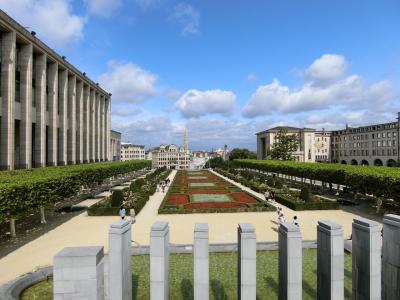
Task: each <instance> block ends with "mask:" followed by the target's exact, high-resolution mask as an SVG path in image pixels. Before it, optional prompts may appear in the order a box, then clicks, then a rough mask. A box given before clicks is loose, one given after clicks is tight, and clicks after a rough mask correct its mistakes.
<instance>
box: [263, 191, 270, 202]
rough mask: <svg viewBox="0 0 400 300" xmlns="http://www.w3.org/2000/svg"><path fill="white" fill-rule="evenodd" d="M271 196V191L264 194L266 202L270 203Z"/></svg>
mask: <svg viewBox="0 0 400 300" xmlns="http://www.w3.org/2000/svg"><path fill="white" fill-rule="evenodd" d="M269 196H270V195H269V191H268V190H266V191H265V193H264V198H265V202H268V200H269Z"/></svg>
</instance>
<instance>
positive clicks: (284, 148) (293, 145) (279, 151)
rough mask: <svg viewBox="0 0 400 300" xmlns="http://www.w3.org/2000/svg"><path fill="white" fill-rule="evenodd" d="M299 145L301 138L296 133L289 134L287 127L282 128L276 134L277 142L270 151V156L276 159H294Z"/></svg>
mask: <svg viewBox="0 0 400 300" xmlns="http://www.w3.org/2000/svg"><path fill="white" fill-rule="evenodd" d="M298 146H299V138H298V136H297V135H296V134H288V131H287V129H283V128H282V129H280V130H279V132H278V134H277V135H276V136H275V142H274V144H273V145H272V149H271V151H270V157H271V159H274V160H293V159H294V157H293V152H295V151H296V150H297V147H298Z"/></svg>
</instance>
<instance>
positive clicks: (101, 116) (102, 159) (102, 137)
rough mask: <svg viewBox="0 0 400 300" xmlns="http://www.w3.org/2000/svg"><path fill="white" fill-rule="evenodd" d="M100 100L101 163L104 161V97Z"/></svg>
mask: <svg viewBox="0 0 400 300" xmlns="http://www.w3.org/2000/svg"><path fill="white" fill-rule="evenodd" d="M99 100H100V146H99V147H100V151H99V152H100V161H104V141H105V137H104V132H105V131H104V116H105V115H104V96H103V95H100V96H99Z"/></svg>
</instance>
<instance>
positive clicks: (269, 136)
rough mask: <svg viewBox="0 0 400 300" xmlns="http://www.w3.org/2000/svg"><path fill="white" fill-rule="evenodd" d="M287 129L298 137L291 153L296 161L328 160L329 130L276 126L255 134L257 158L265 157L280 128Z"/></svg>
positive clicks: (329, 152) (288, 132) (268, 154)
mask: <svg viewBox="0 0 400 300" xmlns="http://www.w3.org/2000/svg"><path fill="white" fill-rule="evenodd" d="M282 129H284V130H287V134H290V135H296V136H297V137H298V139H299V145H298V148H297V150H296V151H295V152H294V153H293V157H294V158H295V160H296V161H300V162H319V161H326V162H329V161H330V154H331V151H330V136H331V132H329V131H324V130H323V131H316V130H315V129H312V128H297V127H289V126H278V127H274V128H271V129H268V130H265V131H261V132H258V133H257V134H256V135H257V159H267V158H268V157H270V152H271V150H272V148H273V145H274V143H275V142H276V136H277V134H278V132H279V131H280V130H282Z"/></svg>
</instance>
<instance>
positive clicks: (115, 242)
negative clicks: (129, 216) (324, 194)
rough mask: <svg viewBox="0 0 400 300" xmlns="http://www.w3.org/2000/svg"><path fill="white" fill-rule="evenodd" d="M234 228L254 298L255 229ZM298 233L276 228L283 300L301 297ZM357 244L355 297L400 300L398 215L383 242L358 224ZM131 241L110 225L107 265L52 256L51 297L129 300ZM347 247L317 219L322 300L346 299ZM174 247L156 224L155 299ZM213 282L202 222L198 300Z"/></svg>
mask: <svg viewBox="0 0 400 300" xmlns="http://www.w3.org/2000/svg"><path fill="white" fill-rule="evenodd" d="M237 231H238V245H237V249H238V262H237V268H238V273H237V283H238V299H246V300H252V299H254V300H255V299H256V282H257V280H256V279H257V272H256V266H257V256H256V254H257V243H256V232H255V229H254V227H253V226H252V225H251V224H239V225H238V229H237ZM300 231H301V230H300V228H299V227H297V226H295V225H294V224H291V223H283V224H281V226H280V227H279V230H278V234H279V243H278V244H279V249H278V250H279V287H278V295H279V299H293V300H297V299H298V300H300V299H302V239H301V232H300ZM352 239H353V240H352V282H353V283H352V284H353V288H352V294H353V298H354V299H384V300H395V299H396V300H398V299H400V216H396V215H386V216H385V217H384V220H383V238H382V237H381V227H380V224H379V223H376V222H374V221H370V220H367V219H364V218H359V219H355V220H354V221H353V226H352ZM130 241H131V223H130V222H127V221H119V222H116V223H113V224H112V225H111V227H110V243H109V246H110V250H109V254H108V266H106V267H104V266H103V265H104V261H106V262H107V256H106V257H104V258H103V248H102V247H83V248H82V247H79V248H64V249H63V250H62V251H61V252H59V253H58V254H57V255H56V256H55V257H54V299H96V300H103V299H132V269H131V263H130V262H131V260H130V255H131V253H132V252H131V243H130ZM343 244H344V240H343V230H342V227H341V225H339V224H336V223H334V222H332V221H329V220H324V221H320V222H318V225H317V299H324V300H325V299H328V300H342V299H344V245H343ZM170 248H171V247H170V244H169V227H168V223H167V222H156V223H154V224H153V226H152V227H151V233H150V298H151V299H154V300H158V299H160V300H161V299H162V300H164V299H169V280H168V277H169V255H170ZM106 265H107V263H106ZM132 267H133V269H135V266H134V265H133V266H132ZM105 278H106V279H107V280H106V285H105V284H104V283H105V282H104V281H105ZM381 279H382V280H381ZM209 281H210V278H209V243H208V224H206V223H198V224H196V225H195V228H194V242H193V296H194V299H208V296H209ZM107 284H108V286H107ZM104 286H106V288H104Z"/></svg>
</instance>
